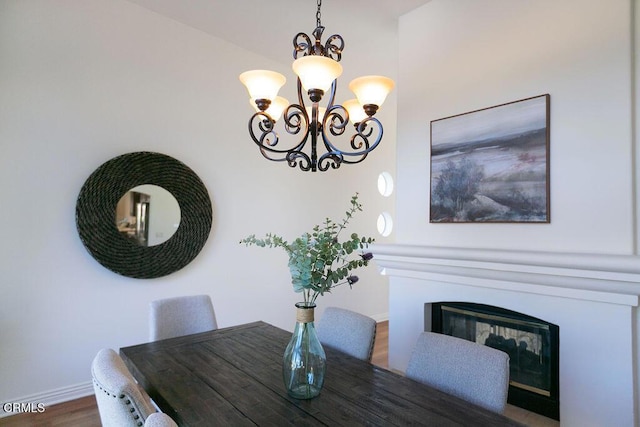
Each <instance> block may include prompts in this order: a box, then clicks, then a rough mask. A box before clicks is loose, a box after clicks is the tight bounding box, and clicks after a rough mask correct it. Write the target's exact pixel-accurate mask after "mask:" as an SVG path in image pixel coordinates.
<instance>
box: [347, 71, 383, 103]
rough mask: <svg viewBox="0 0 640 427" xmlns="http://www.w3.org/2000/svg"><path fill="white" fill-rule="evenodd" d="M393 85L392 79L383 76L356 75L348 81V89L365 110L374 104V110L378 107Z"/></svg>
mask: <svg viewBox="0 0 640 427" xmlns="http://www.w3.org/2000/svg"><path fill="white" fill-rule="evenodd" d="M393 86H394V83H393V80H391V79H390V78H388V77H383V76H364V77H358V78H357V79H353V80H351V83H349V89H350V90H351V91H352V92H353V93H354V94H355V95H356V98H358V102H359V103H360V105H362V106H363V108H364V109H365V110H366V109H367V106H375V108H376V110H377V109H378V108H380V106H381V105H382V103H384V101H385V99H387V95H388V94H389V92H391V90H392V89H393Z"/></svg>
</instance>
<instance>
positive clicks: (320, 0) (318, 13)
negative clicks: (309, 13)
mask: <svg viewBox="0 0 640 427" xmlns="http://www.w3.org/2000/svg"><path fill="white" fill-rule="evenodd" d="M320 7H322V0H318V11H317V12H316V28H317V27H322V23H321V22H320V18H321V17H322V13H321V12H320Z"/></svg>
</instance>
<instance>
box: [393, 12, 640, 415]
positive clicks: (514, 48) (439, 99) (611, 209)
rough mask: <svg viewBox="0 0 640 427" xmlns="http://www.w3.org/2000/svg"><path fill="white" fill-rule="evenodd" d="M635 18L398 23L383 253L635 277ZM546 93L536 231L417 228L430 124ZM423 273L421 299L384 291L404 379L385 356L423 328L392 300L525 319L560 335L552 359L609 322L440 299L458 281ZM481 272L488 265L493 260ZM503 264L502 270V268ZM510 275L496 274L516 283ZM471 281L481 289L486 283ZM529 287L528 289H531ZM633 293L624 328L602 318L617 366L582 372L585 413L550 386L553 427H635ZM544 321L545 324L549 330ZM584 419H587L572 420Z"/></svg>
mask: <svg viewBox="0 0 640 427" xmlns="http://www.w3.org/2000/svg"><path fill="white" fill-rule="evenodd" d="M638 9H639V2H638V1H637V0H592V1H586V2H585V1H580V0H563V1H553V0H540V1H536V2H525V1H509V0H480V1H478V0H459V1H455V2H451V1H446V0H432V1H431V2H429V3H428V4H426V5H424V6H423V7H421V8H419V9H417V10H415V11H413V12H411V13H409V14H407V15H405V16H403V17H402V18H401V20H400V25H399V46H400V54H399V70H400V71H399V82H400V84H399V94H398V150H397V156H398V180H397V181H398V193H397V206H396V209H397V223H398V227H397V235H396V241H397V243H399V244H401V245H398V247H399V248H400V249H398V250H402V249H403V248H406V247H409V248H412V247H413V246H411V245H416V247H417V246H419V247H421V248H422V247H424V248H427V249H429V248H430V249H429V251H432V250H436V249H437V248H442V249H445V248H451V249H452V251H458V252H462V253H464V252H465V250H467V249H477V250H478V251H479V252H481V253H483V254H484V256H486V257H489V258H491V257H492V256H493V255H492V254H493V251H495V250H504V251H507V252H506V253H514V254H515V255H518V254H519V255H518V256H520V257H521V258H523V259H526V256H527V254H528V253H538V254H542V256H546V257H548V258H549V259H553V255H554V254H564V255H565V256H569V258H571V256H572V255H571V254H574V255H573V256H574V257H575V258H576V259H578V258H579V257H580V256H582V255H587V254H594V255H595V256H597V257H598V258H602V259H607V256H613V255H615V256H623V257H624V256H626V257H629V258H631V259H632V262H634V263H635V260H637V255H638V250H637V246H638V235H637V229H638V216H637V211H638V201H639V198H638V194H637V191H638V188H639V186H638V184H637V182H638V181H637V175H638V174H637V164H638V160H637V159H638V157H637V155H638V151H639V150H638V146H637V144H638V141H639V140H640V137H639V130H638V121H639V120H640V116H639V115H638V114H639V113H638V112H639V110H640V108H639V105H638V99H640V96H639V92H638V78H639V76H640V75H639V74H638V70H639V68H640V67H639V63H640V62H639V58H638V54H637V50H638V44H639V41H638V40H639V39H638V33H639V31H638V30H639V29H640V23H639V16H638ZM546 93H548V94H550V97H551V140H550V167H551V181H550V182H551V194H550V197H551V222H550V224H441V223H440V224H430V223H429V143H430V141H429V124H430V121H431V120H436V119H440V118H444V117H448V116H451V115H455V114H460V113H465V112H468V111H473V110H476V109H480V108H485V107H491V106H493V105H498V104H502V103H506V102H511V101H516V100H519V99H523V98H527V97H531V96H536V95H541V94H546ZM404 245H409V246H404ZM455 248H460V249H455ZM442 252H447V251H446V250H443V251H442ZM503 253H504V252H503ZM430 259H437V260H438V264H442V265H446V266H447V267H442V269H443V271H445V274H444V275H443V276H441V277H440V280H438V273H439V272H440V271H438V272H436V274H434V275H433V276H434V277H436V278H435V279H433V280H434V282H435V283H436V284H435V285H434V284H433V283H430V282H424V283H422V284H421V286H423V287H422V288H421V290H417V289H416V290H415V292H414V291H413V289H414V288H413V287H412V286H414V285H415V281H414V280H412V279H407V278H403V277H392V279H391V282H390V317H391V322H390V350H389V351H390V363H391V366H392V367H396V368H397V369H403V368H404V365H405V364H406V360H407V358H408V355H407V354H406V350H405V349H403V350H402V351H404V352H405V353H404V354H398V351H400V350H398V346H397V345H394V344H395V343H398V342H399V340H402V339H405V338H406V331H407V328H405V326H407V325H408V324H410V323H411V325H413V326H414V329H413V330H412V332H411V333H414V334H416V333H418V332H415V331H416V330H417V331H419V330H421V329H422V323H421V322H422V321H423V319H422V313H419V314H418V313H417V311H416V313H415V314H416V316H417V318H412V319H408V318H407V316H408V315H406V313H407V311H408V309H407V305H405V304H404V303H403V298H404V299H406V298H409V299H411V300H412V301H413V302H412V304H414V307H417V306H416V305H415V299H420V300H421V302H428V301H436V300H437V299H438V296H437V294H435V293H434V292H435V289H443V290H446V292H447V297H446V298H457V299H458V300H461V301H469V300H479V301H484V302H485V303H488V304H495V305H499V306H511V307H516V308H519V309H520V311H523V312H525V313H527V314H532V313H533V315H535V313H538V314H540V315H541V316H542V315H545V316H546V317H547V318H550V319H554V318H560V317H562V319H560V320H561V321H562V322H561V323H564V324H565V325H566V326H564V329H563V327H562V326H561V329H560V340H561V347H562V346H563V344H562V342H563V340H564V342H565V343H566V344H567V345H568V344H572V343H574V342H575V340H580V339H584V338H585V337H584V335H583V334H582V333H581V332H580V330H581V329H580V330H576V328H575V327H573V324H572V323H571V322H576V323H577V324H580V322H586V323H585V324H587V323H588V320H591V319H596V320H597V319H600V318H601V316H602V318H606V317H607V313H608V310H609V309H611V308H612V306H609V305H606V304H603V305H598V306H593V307H590V308H589V307H587V311H586V313H591V316H593V317H590V318H589V319H585V320H581V319H579V318H573V317H572V316H568V315H567V313H569V314H571V313H573V311H572V310H574V307H573V305H572V303H571V302H570V301H563V300H559V301H557V305H555V306H554V305H552V304H549V302H548V301H547V300H544V299H538V298H531V297H530V296H528V295H526V294H517V293H510V295H504V294H502V293H500V292H495V291H488V290H469V289H466V288H464V287H456V286H452V285H451V283H457V282H455V280H452V279H448V280H445V279H442V277H444V276H446V275H452V276H456V277H461V276H464V274H465V273H464V272H463V271H461V269H460V268H456V267H453V265H454V264H452V259H453V258H449V256H448V255H446V254H441V255H436V256H431V257H430ZM467 261H468V260H467ZM408 262H414V261H413V260H411V259H410V260H409V261H408ZM494 262H496V263H499V259H498V258H496V259H495V260H494ZM469 263H470V264H473V262H469ZM507 264H508V265H509V266H511V262H507ZM547 265H553V262H551V263H549V264H544V263H543V264H536V265H535V266H534V267H531V268H528V267H527V268H528V271H527V272H531V271H532V269H535V268H537V267H540V268H545V266H547ZM511 268H512V266H511V267H509V268H505V271H516V270H511ZM518 271H519V270H518ZM634 271H635V269H634ZM619 273H623V272H622V271H620V272H619ZM483 274H487V275H488V276H487V277H488V278H489V279H492V277H491V272H486V271H484V273H483ZM617 274H618V273H614V274H613V276H612V277H616V275H617ZM531 276H532V277H533V278H534V279H535V277H538V278H539V279H540V280H542V278H543V277H545V276H537V275H535V274H532V275H531ZM569 276H571V274H569ZM405 277H412V276H407V275H405ZM620 277H621V276H620ZM604 278H605V277H604V276H603V279H604ZM531 279H532V278H531V277H530V278H529V280H531ZM571 279H572V278H571V277H569V278H567V280H566V281H565V282H564V285H565V286H567V287H572V286H573V285H574V283H573V282H572V280H571ZM616 280H617V279H616ZM523 281H524V279H523ZM614 281H615V280H614ZM475 282H477V283H482V280H481V278H478V279H477V280H476V281H475ZM603 283H604V282H603ZM607 283H608V282H607ZM512 285H513V286H515V287H518V286H521V285H522V283H521V281H519V280H517V281H514V282H513V283H512ZM621 285H622V284H621ZM429 286H434V287H429ZM600 286H602V283H600ZM440 287H441V288H440ZM636 288H637V286H635V287H631V286H630V287H629V289H628V291H627V292H629V293H630V294H631V295H632V296H633V295H635V297H636V302H635V303H632V304H630V308H629V309H626V308H625V309H624V310H626V311H624V315H619V314H618V315H617V316H618V317H616V316H610V317H609V319H610V320H609V321H610V322H615V321H622V322H623V323H621V325H623V326H621V327H620V328H619V329H617V328H614V330H615V332H613V333H611V334H610V335H609V336H608V337H609V338H611V339H616V340H618V341H624V342H625V343H628V344H629V345H622V346H620V345H616V346H615V350H612V349H610V350H611V351H619V352H621V353H618V354H617V356H618V357H619V358H620V360H624V363H621V364H618V365H616V366H615V367H613V366H606V365H605V366H602V364H598V366H591V365H595V364H592V363H591V362H589V363H588V364H589V365H590V366H588V368H591V369H597V370H602V371H597V372H598V373H599V374H603V373H604V374H603V378H604V377H605V376H607V375H609V376H608V377H607V378H608V380H607V381H608V382H609V384H608V385H607V386H606V389H605V390H604V391H602V390H600V391H594V389H593V388H591V389H590V391H589V392H588V393H589V396H590V397H589V399H590V400H589V399H587V400H581V393H582V389H581V387H580V385H579V384H578V383H574V382H572V381H569V382H567V381H565V383H564V385H563V384H561V396H560V399H561V406H562V405H564V411H565V415H567V414H568V415H567V416H568V418H562V417H563V414H562V410H563V409H562V408H561V421H562V423H563V425H581V426H584V425H606V424H602V421H603V419H607V418H606V417H604V416H603V414H608V415H614V418H609V421H610V422H611V420H613V419H616V420H619V421H620V424H615V422H614V423H613V424H615V425H633V424H634V423H637V421H638V414H639V406H640V404H639V403H638V401H637V400H638V395H639V393H638V388H639V384H640V374H639V365H638V363H639V362H638V354H640V339H639V336H638V331H639V330H640V314H639V312H638V307H637V296H638V292H637V289H636ZM443 292H444V291H443ZM613 292H619V291H618V290H616V291H613ZM425 293H426V294H428V295H424V294H425ZM505 301H508V302H505ZM554 304H556V302H554ZM554 310H555V311H557V313H558V314H557V315H555V316H554ZM618 313H622V311H620V312H618ZM396 314H398V315H399V314H402V315H403V316H405V318H404V320H402V321H396V322H395V323H394V316H396ZM584 315H585V313H582V316H584ZM586 315H587V316H589V314H586ZM416 316H414V317H416ZM543 317H544V316H543ZM629 317H630V318H631V319H630V318H629ZM629 320H631V325H629V323H628V322H629ZM625 322H626V323H625ZM415 327H417V328H418V329H415ZM401 329H402V330H401ZM563 331H564V332H563ZM403 334H405V335H404V336H403ZM414 339H415V337H414ZM565 351H566V350H565ZM566 357H567V353H565V358H566ZM561 363H563V364H564V365H563V367H561V369H563V368H564V369H565V375H567V372H566V371H567V370H569V375H572V374H574V372H575V370H574V369H575V366H580V365H575V364H574V365H570V366H567V365H566V364H571V363H572V361H571V360H564V361H561ZM394 364H395V366H394ZM583 367H584V366H583ZM607 372H612V374H611V375H613V376H611V375H610V374H608V373H607ZM620 372H624V373H625V375H626V377H625V378H627V379H628V378H629V376H630V373H633V374H632V375H633V377H634V378H633V384H631V383H630V382H629V381H620V382H619V383H617V384H616V381H611V378H614V376H615V375H619V373H620ZM561 376H562V373H561ZM577 381H578V382H579V380H577ZM596 388H597V384H596ZM630 390H632V393H630ZM601 392H603V393H605V394H607V395H620V396H624V399H621V400H619V401H617V402H614V401H605V400H604V399H603V400H600V405H602V406H597V405H591V404H586V403H585V402H595V401H597V399H596V397H597V396H598V393H601ZM629 396H632V397H631V399H630V398H629ZM630 400H631V401H630ZM580 405H582V406H580ZM585 405H586V406H588V405H591V406H588V407H586V408H585ZM621 408H622V411H620V410H619V409H621ZM613 424H611V425H613Z"/></svg>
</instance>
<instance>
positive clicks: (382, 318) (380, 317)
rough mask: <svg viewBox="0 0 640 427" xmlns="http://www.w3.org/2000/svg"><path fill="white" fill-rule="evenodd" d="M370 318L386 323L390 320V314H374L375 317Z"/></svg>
mask: <svg viewBox="0 0 640 427" xmlns="http://www.w3.org/2000/svg"><path fill="white" fill-rule="evenodd" d="M369 317H371V318H372V319H373V320H375V321H376V322H386V321H387V320H389V313H381V314H374V315H373V316H369Z"/></svg>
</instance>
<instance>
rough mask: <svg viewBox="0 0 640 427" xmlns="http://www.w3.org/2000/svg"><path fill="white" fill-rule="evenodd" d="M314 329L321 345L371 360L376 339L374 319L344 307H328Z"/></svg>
mask: <svg viewBox="0 0 640 427" xmlns="http://www.w3.org/2000/svg"><path fill="white" fill-rule="evenodd" d="M316 331H317V333H318V338H319V339H320V342H321V343H322V344H323V345H327V346H329V347H333V348H335V349H338V350H340V351H342V352H344V353H347V354H349V355H351V356H353V357H357V358H358V359H361V360H366V361H367V362H370V361H371V355H372V353H373V345H374V343H375V339H376V321H375V320H373V319H372V318H371V317H369V316H365V315H363V314H360V313H356V312H354V311H350V310H346V309H344V308H338V307H328V308H327V309H326V310H325V311H324V313H323V314H322V317H321V318H320V320H319V321H318V322H317V325H316Z"/></svg>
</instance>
